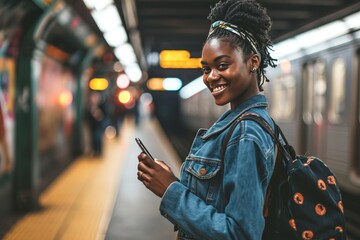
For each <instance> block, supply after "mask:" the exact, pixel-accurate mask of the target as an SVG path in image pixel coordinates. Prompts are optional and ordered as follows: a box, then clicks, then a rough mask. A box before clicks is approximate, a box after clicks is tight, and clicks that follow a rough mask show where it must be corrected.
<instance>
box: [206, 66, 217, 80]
mask: <svg viewBox="0 0 360 240" xmlns="http://www.w3.org/2000/svg"><path fill="white" fill-rule="evenodd" d="M218 79H219V73H218V71H216V69H215V70H211V72H210V73H209V75H208V77H207V79H206V80H207V81H208V82H211V81H215V80H218Z"/></svg>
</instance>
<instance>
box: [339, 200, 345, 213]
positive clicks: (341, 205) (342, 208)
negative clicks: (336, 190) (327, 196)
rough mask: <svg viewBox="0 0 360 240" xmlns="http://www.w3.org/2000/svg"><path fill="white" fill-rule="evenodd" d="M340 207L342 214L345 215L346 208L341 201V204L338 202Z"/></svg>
mask: <svg viewBox="0 0 360 240" xmlns="http://www.w3.org/2000/svg"><path fill="white" fill-rule="evenodd" d="M338 207H339V209H340V211H341V212H342V213H344V206H343V204H342V201H339V202H338Z"/></svg>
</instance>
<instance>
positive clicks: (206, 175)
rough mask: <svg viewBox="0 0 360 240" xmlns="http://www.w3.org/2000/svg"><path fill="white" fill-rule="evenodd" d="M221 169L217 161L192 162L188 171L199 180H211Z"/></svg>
mask: <svg viewBox="0 0 360 240" xmlns="http://www.w3.org/2000/svg"><path fill="white" fill-rule="evenodd" d="M220 169H221V166H220V163H219V162H217V161H206V160H205V161H204V160H192V161H191V162H190V164H189V166H188V167H187V169H186V171H187V172H188V173H190V174H191V175H193V176H195V177H196V178H198V179H210V178H212V177H214V176H215V175H216V174H217V173H218V172H220Z"/></svg>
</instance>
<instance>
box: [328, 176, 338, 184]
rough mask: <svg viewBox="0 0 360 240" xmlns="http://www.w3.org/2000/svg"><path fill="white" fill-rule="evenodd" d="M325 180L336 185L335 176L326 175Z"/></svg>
mask: <svg viewBox="0 0 360 240" xmlns="http://www.w3.org/2000/svg"><path fill="white" fill-rule="evenodd" d="M327 182H328V183H329V184H333V185H336V181H335V177H334V176H328V178H327Z"/></svg>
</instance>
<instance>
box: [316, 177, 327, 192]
mask: <svg viewBox="0 0 360 240" xmlns="http://www.w3.org/2000/svg"><path fill="white" fill-rule="evenodd" d="M317 184H318V187H319V189H320V190H326V184H325V182H324V181H323V180H322V179H319V180H318V182H317Z"/></svg>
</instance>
